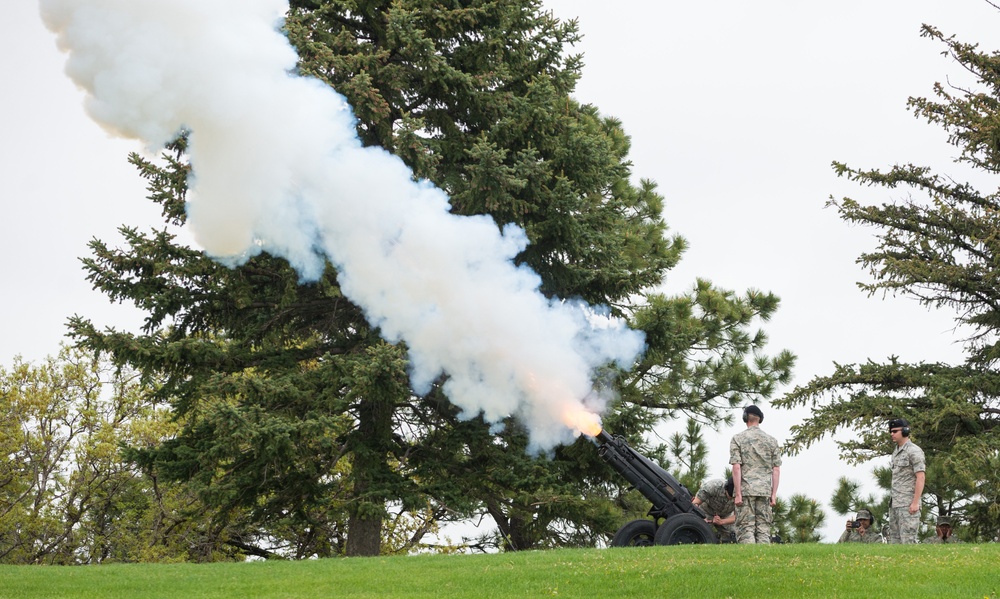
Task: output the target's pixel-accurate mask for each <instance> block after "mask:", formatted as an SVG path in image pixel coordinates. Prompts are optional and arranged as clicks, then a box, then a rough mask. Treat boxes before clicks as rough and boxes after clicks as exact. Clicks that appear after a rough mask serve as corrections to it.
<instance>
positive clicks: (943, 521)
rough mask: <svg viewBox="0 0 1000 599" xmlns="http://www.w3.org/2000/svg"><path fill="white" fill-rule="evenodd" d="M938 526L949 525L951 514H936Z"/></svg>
mask: <svg viewBox="0 0 1000 599" xmlns="http://www.w3.org/2000/svg"><path fill="white" fill-rule="evenodd" d="M937 525H938V526H951V516H938V519H937Z"/></svg>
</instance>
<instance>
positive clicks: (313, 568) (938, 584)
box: [0, 544, 1000, 599]
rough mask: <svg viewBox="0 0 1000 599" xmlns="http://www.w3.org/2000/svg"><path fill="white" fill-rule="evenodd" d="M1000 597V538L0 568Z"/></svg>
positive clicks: (101, 582) (101, 584) (419, 591)
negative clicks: (953, 541) (991, 540)
mask: <svg viewBox="0 0 1000 599" xmlns="http://www.w3.org/2000/svg"><path fill="white" fill-rule="evenodd" d="M883 595H885V596H895V595H902V596H904V597H907V598H911V597H964V598H974V599H980V598H985V599H1000V545H998V544H989V545H944V546H941V545H917V546H900V545H875V546H872V545H781V546H769V547H754V546H735V545H714V546H705V545H698V546H677V547H649V548H630V549H579V550H553V551H539V552H527V553H508V554H497V555H449V556H445V555H424V556H413V557H391V558H353V559H329V560H314V561H305V562H250V563H243V564H232V563H227V564H175V565H155V564H154V565H146V564H143V565H135V564H128V565H102V566H77V567H65V566H63V567H49V566H0V597H2V598H4V599H7V598H19V597H52V598H56V597H66V598H70V597H71V598H74V599H87V598H96V597H101V598H105V597H115V598H127V597H142V598H146V597H178V598H183V599H194V598H202V597H276V598H277V597H288V598H291V597H296V598H298V597H356V598H368V597H371V598H375V597H379V598H392V597H428V598H431V597H433V598H445V599H447V598H452V597H454V598H458V597H462V598H466V597H738V598H743V597H768V598H774V597H795V598H806V597H823V598H829V597H880V596H883Z"/></svg>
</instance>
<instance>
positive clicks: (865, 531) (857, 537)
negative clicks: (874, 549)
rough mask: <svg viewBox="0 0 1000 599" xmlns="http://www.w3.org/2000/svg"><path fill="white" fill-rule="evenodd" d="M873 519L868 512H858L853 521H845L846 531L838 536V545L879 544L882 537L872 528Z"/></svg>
mask: <svg viewBox="0 0 1000 599" xmlns="http://www.w3.org/2000/svg"><path fill="white" fill-rule="evenodd" d="M874 523H875V517H874V516H872V513H871V512H869V511H868V510H858V515H857V516H855V518H854V520H848V521H847V530H845V531H844V533H843V534H842V535H840V540H838V541H837V542H838V543H881V542H882V537H881V536H880V535H879V534H878V533H877V532H875V529H874V527H873V526H872V525H873V524H874Z"/></svg>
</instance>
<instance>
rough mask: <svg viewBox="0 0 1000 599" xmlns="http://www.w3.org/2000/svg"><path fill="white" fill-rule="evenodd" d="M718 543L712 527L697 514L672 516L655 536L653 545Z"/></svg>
mask: <svg viewBox="0 0 1000 599" xmlns="http://www.w3.org/2000/svg"><path fill="white" fill-rule="evenodd" d="M718 542H719V539H718V538H716V536H715V532H713V531H712V527H711V525H709V524H708V522H705V521H704V520H702V519H701V518H699V517H698V516H696V515H695V514H677V515H676V516H671V517H669V518H667V519H666V521H664V522H663V524H661V525H660V527H659V528H658V529H656V534H655V535H653V543H655V544H656V545H702V544H707V543H718Z"/></svg>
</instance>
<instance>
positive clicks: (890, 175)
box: [776, 26, 1000, 540]
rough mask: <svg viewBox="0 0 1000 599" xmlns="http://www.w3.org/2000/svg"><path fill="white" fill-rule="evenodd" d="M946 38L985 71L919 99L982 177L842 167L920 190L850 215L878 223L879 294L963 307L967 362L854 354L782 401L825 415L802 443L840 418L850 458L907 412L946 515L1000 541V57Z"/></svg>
mask: <svg viewBox="0 0 1000 599" xmlns="http://www.w3.org/2000/svg"><path fill="white" fill-rule="evenodd" d="M923 35H924V36H925V37H928V38H931V39H933V40H937V41H938V42H940V43H942V44H943V45H944V47H945V48H946V49H947V54H949V55H950V56H952V57H953V58H954V59H955V60H956V61H957V62H958V64H959V65H961V67H962V68H963V69H964V70H965V71H966V72H967V73H969V74H971V75H972V78H973V79H974V81H973V82H972V83H971V85H968V86H961V87H959V86H954V85H943V84H941V83H937V84H935V85H934V95H935V98H932V99H928V98H911V99H910V101H909V107H910V109H911V110H912V111H913V112H914V114H915V115H916V116H918V117H923V118H926V119H927V120H928V121H929V122H930V123H932V124H936V125H940V126H941V127H943V128H944V129H945V130H946V131H947V132H948V134H949V138H948V139H949V142H950V143H951V144H952V145H954V146H955V147H956V148H957V149H958V150H959V154H958V157H957V160H956V162H957V163H958V164H960V165H967V166H969V167H971V168H972V169H973V172H974V173H975V174H976V175H977V176H976V179H977V180H979V183H978V185H979V186H980V187H981V186H982V185H983V184H985V185H986V187H987V189H985V190H979V189H977V188H976V187H977V186H976V185H973V184H971V183H968V182H963V181H961V180H959V179H958V178H957V177H954V176H949V175H946V174H936V173H934V172H933V171H932V170H931V169H930V168H927V167H922V166H914V165H911V164H907V165H897V166H894V167H892V168H891V169H888V170H887V171H880V170H859V169H855V168H850V167H848V166H846V165H843V164H837V163H835V165H834V166H835V169H836V171H837V172H838V173H839V174H840V175H842V176H845V177H849V178H850V179H852V180H855V181H858V182H860V183H862V184H866V185H871V186H878V187H883V188H886V189H897V188H906V189H909V190H911V191H912V196H911V199H909V200H907V201H905V202H892V203H885V204H881V205H865V204H863V203H861V202H858V201H855V200H852V199H844V200H842V201H839V202H836V203H835V205H836V207H837V209H838V210H839V212H840V215H841V217H842V218H843V219H844V220H846V221H848V222H850V223H856V224H864V225H869V226H873V227H876V229H877V231H878V235H879V239H880V244H879V246H878V248H877V249H875V251H872V252H869V253H865V254H862V255H861V257H860V258H859V260H858V261H859V263H861V264H862V265H864V266H865V267H866V268H867V269H868V270H869V272H870V273H871V275H872V276H873V281H872V282H871V283H869V284H866V285H863V287H864V288H865V289H866V290H868V291H869V292H871V293H876V292H886V291H887V292H891V293H898V294H901V295H903V296H908V297H912V298H915V299H916V300H918V301H919V302H921V303H923V304H925V305H928V306H931V307H947V308H953V309H955V310H956V312H957V316H956V320H957V322H958V323H959V324H960V325H963V326H962V327H961V330H965V331H971V335H970V336H969V337H968V338H967V339H965V349H966V360H965V362H964V363H962V364H937V363H935V364H928V363H918V364H906V363H902V362H900V361H899V360H898V359H895V358H894V359H891V360H889V361H888V362H884V363H875V362H871V361H869V362H866V363H863V364H856V365H855V364H849V365H842V366H838V367H837V368H836V371H835V372H834V373H833V374H831V375H829V376H823V377H817V378H815V379H813V380H812V381H811V382H809V383H808V384H807V385H804V386H802V387H800V388H798V389H796V390H795V391H794V392H792V393H791V394H789V395H788V396H786V397H785V398H783V399H781V400H780V401H779V402H776V403H777V404H778V405H781V406H794V405H804V404H810V405H812V406H814V411H813V416H812V417H811V418H809V419H808V420H807V421H806V422H805V423H803V424H802V425H801V426H800V427H798V428H797V430H796V431H795V434H794V436H793V438H792V439H791V440H790V441H791V442H792V443H794V447H795V449H796V450H801V449H804V448H806V447H808V446H809V445H810V444H811V443H813V442H815V441H816V440H818V439H820V438H821V437H823V436H825V435H827V434H829V433H831V432H833V431H836V430H838V429H848V430H851V431H852V437H851V438H850V440H847V441H842V442H840V446H841V449H842V453H843V455H844V456H845V457H846V458H848V459H850V460H852V461H863V460H866V459H869V458H872V457H874V456H877V455H880V454H885V453H888V452H889V451H890V447H889V442H888V435H887V434H886V430H887V429H886V427H885V424H886V421H887V420H888V419H889V418H894V417H896V418H898V417H901V418H906V419H907V420H909V421H910V425H911V428H912V429H913V431H914V433H913V438H914V440H915V441H916V442H917V443H918V444H919V445H920V446H921V447H922V448H923V449H924V451H925V453H926V454H927V458H928V475H927V486H926V490H927V493H926V494H925V498H926V499H925V503H927V507H933V508H934V512H936V513H941V514H947V513H951V512H954V513H955V515H961V516H962V517H963V518H964V519H966V520H967V522H966V524H967V526H968V528H969V530H968V533H969V536H970V537H971V538H979V539H983V540H987V539H991V540H996V539H997V538H1000V474H998V473H1000V435H998V426H1000V371H998V369H997V366H998V363H1000V362H998V360H1000V341H998V333H1000V217H998V215H1000V191H998V190H997V187H996V175H997V174H998V173H1000V54H998V53H996V52H993V53H987V52H984V51H982V50H980V49H979V48H978V46H977V45H974V44H968V43H964V42H961V41H959V40H957V39H955V38H954V37H945V35H943V34H942V33H941V32H940V31H938V30H937V29H935V28H934V27H931V26H924V27H923Z"/></svg>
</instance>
